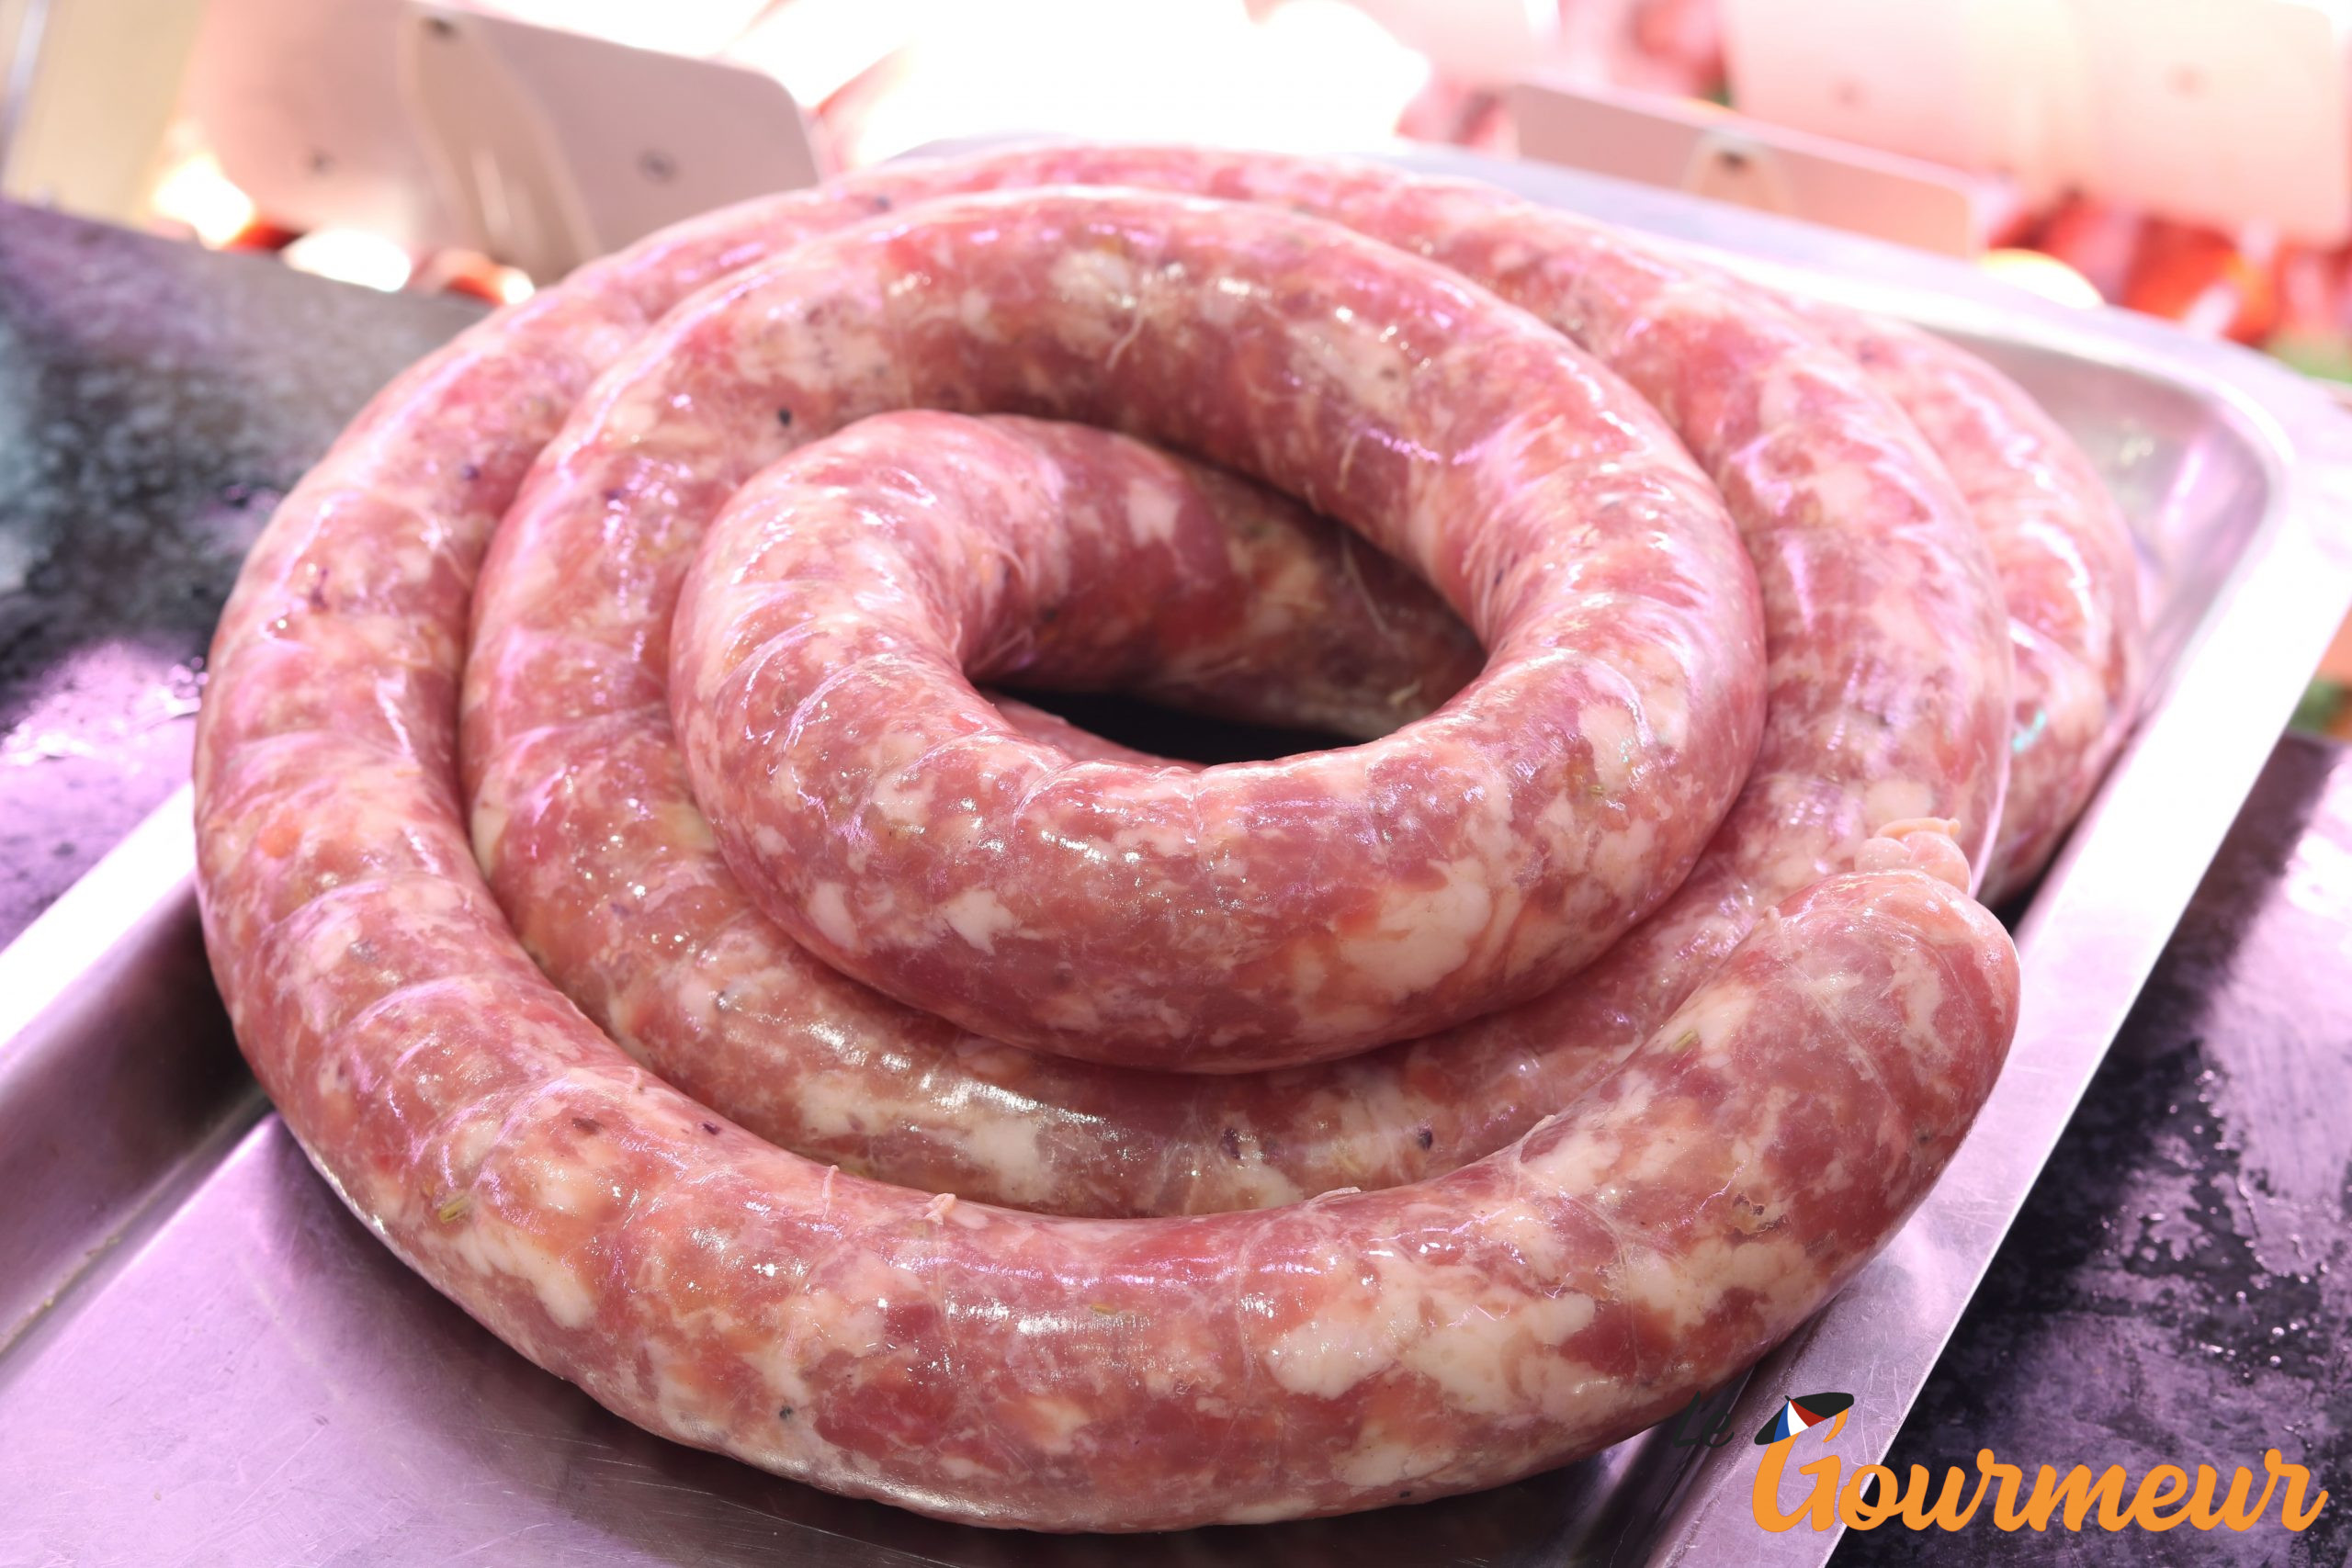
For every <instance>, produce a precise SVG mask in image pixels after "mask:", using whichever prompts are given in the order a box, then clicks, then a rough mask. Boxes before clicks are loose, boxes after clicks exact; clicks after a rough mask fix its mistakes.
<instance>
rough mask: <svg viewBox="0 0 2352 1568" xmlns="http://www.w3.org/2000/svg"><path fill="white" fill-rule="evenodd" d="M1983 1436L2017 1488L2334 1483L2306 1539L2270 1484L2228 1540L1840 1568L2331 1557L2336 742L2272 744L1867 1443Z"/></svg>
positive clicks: (1861, 1542)
mask: <svg viewBox="0 0 2352 1568" xmlns="http://www.w3.org/2000/svg"><path fill="white" fill-rule="evenodd" d="M1983 1448H1990V1449H1991V1450H1993V1451H1994V1452H1995V1454H1996V1455H1997V1456H1998V1457H1999V1459H2000V1460H2001V1461H2003V1462H2005V1463H2009V1464H2016V1465H2019V1466H2021V1467H2022V1468H2023V1469H2024V1471H2025V1474H2026V1478H2027V1481H2028V1483H2029V1484H2030V1482H2031V1480H2032V1477H2033V1474H2034V1469H2035V1467H2036V1466H2038V1465H2044V1464H2047V1465H2052V1466H2055V1467H2056V1468H2058V1469H2059V1470H2060V1471H2062V1472H2063V1471H2064V1470H2066V1469H2068V1468H2070V1467H2072V1466H2074V1465H2076V1464H2087V1465H2089V1466H2090V1467H2091V1468H2092V1470H2094V1471H2098V1470H2103V1469H2105V1468H2106V1467H2107V1466H2109V1465H2111V1464H2120V1465H2122V1466H2123V1467H2124V1469H2125V1471H2126V1472H2128V1473H2129V1474H2130V1475H2131V1478H2132V1480H2133V1482H2134V1483H2137V1481H2138V1480H2139V1478H2140V1477H2142V1476H2143V1475H2145V1474H2146V1473H2147V1472H2148V1471H2149V1470H2151V1469H2153V1468H2154V1467H2155V1466H2157V1465H2160V1464H2176V1465H2179V1466H2181V1467H2183V1468H2184V1469H2187V1470H2188V1471H2189V1472H2190V1473H2191V1474H2194V1473H2195V1467H2196V1466H2198V1465H2199V1464H2210V1465H2211V1466H2213V1467H2214V1469H2216V1470H2217V1471H2219V1472H2221V1473H2222V1475H2223V1476H2225V1477H2226V1476H2227V1475H2228V1474H2229V1473H2230V1472H2231V1471H2232V1470H2233V1468H2234V1467H2236V1466H2239V1465H2248V1466H2251V1467H2252V1468H2253V1469H2254V1471H2255V1472H2256V1475H2257V1477H2258V1476H2259V1475H2260V1473H2261V1471H2262V1454H2263V1450H2265V1449H2267V1448H2277V1449H2278V1450H2281V1452H2282V1454H2283V1455H2284V1457H2285V1458H2286V1459H2287V1460H2289V1461H2293V1462H2297V1463H2301V1464H2304V1465H2307V1466H2309V1467H2310V1468H2311V1470H2312V1472H2313V1475H2314V1478H2315V1483H2316V1484H2317V1485H2319V1486H2323V1487H2325V1488H2326V1489H2327V1490H2328V1491H2329V1492H2330V1494H2331V1497H2330V1500H2329V1502H2328V1505H2327V1506H2326V1508H2325V1510H2324V1512H2322V1514H2321V1515H2320V1517H2319V1518H2318V1519H2317V1520H2316V1521H2315V1522H2314V1523H2313V1524H2312V1528H2311V1529H2309V1530H2308V1531H2306V1532H2304V1533H2302V1534H2301V1535H2290V1534H2288V1533H2287V1532H2286V1531H2285V1530H2283V1529H2280V1528H2279V1526H2278V1522H2277V1521H2278V1508H2277V1505H2276V1503H2275V1502H2274V1504H2273V1505H2272V1508H2271V1511H2270V1513H2269V1515H2268V1520H2269V1522H2268V1523H2267V1524H2266V1525H2265V1526H2263V1527H2261V1528H2258V1529H2253V1530H2249V1531H2247V1532H2246V1533H2245V1534H2243V1535H2239V1534H2233V1533H2230V1532H2226V1531H2217V1532H2214V1533H2212V1534H2201V1533H2199V1532H2198V1531H2195V1530H2190V1529H2175V1530H2172V1531H2170V1532H2168V1533H2165V1534H2162V1535H2150V1534H2147V1533H2145V1532H2143V1531H2136V1530H2135V1531H2130V1532H2126V1533H2122V1534H2113V1535H2110V1534H2107V1533H2105V1532H2102V1531H2099V1530H2096V1529H2091V1530H2086V1531H2084V1532H2083V1533H2081V1534H2079V1535H2069V1534H2067V1533H2066V1532H2065V1531H2064V1530H2063V1529H2052V1531H2051V1532H2050V1534H2049V1535H2046V1536H2038V1535H2035V1534H2033V1533H2032V1532H2031V1531H2027V1530H2021V1531H2018V1533H2016V1534H2014V1535H2003V1534H2001V1533H1999V1532H1997V1531H1994V1530H1990V1529H1984V1528H1983V1527H1981V1526H1976V1525H1972V1526H1971V1527H1970V1528H1969V1529H1966V1530H1964V1531H1962V1532H1961V1533H1960V1534H1958V1535H1947V1534H1943V1533H1941V1532H1934V1533H1928V1534H1921V1535H1914V1534H1912V1533H1910V1532H1909V1531H1907V1530H1904V1529H1886V1528H1883V1527H1882V1528H1881V1529H1877V1530H1874V1531H1871V1532H1870V1533H1869V1534H1867V1535H1864V1534H1860V1533H1852V1534H1849V1535H1848V1536H1847V1537H1846V1539H1845V1540H1844V1541H1843V1542H1841V1543H1840V1546H1839V1548H1838V1557H1837V1559H1836V1561H1837V1563H1838V1568H1864V1565H1865V1564H1869V1565H1876V1564H1882V1563H1884V1564H1905V1565H1907V1564H1914V1563H1917V1564H1927V1563H1937V1564H1950V1563H1977V1562H1985V1563H2004V1564H2007V1563H2040V1562H2065V1563H2073V1564H2086V1565H2101V1568H2104V1565H2106V1564H2110V1563H2112V1564H2116V1565H2118V1568H2121V1565H2124V1564H2143V1563H2146V1564H2174V1563H2177V1564H2182V1565H2183V1568H2188V1565H2191V1564H2204V1563H2213V1564H2229V1565H2233V1568H2234V1565H2240V1564H2243V1565H2245V1568H2253V1565H2255V1564H2276V1565H2278V1568H2289V1565H2294V1568H2320V1565H2322V1564H2325V1565H2328V1568H2334V1565H2335V1564H2338V1563H2342V1562H2345V1561H2346V1555H2347V1553H2352V751H2347V750H2345V749H2344V748H2342V747H2340V746H2337V745H2335V743H2333V742H2329V741H2324V740H2317V739H2311V738H2309V737H2305V736H2300V735H2290V736H2288V737H2287V738H2286V739H2283V740H2282V741H2280V742H2279V746H2278V750H2277V751H2276V752H2274V753H2273V754H2272V755H2271V759H2270V764H2269V766H2268V768H2267V770H2266V771H2265V772H2264V773H2263V775H2262V781H2261V783H2260V784H2257V785H2256V789H2255V792H2254V794H2253V795H2252V796H2251V797H2250V798H2249V799H2248V800H2247V801H2246V804H2245V810H2244V811H2243V812H2241V813H2240V814H2239V817H2238V820H2237V823H2236V825H2235V826H2234V827H2233V828H2232V829H2231V830H2230V836H2229V839H2228V840H2227V841H2226V842H2225V843H2224V844H2223V845H2222V852H2221V853H2220V855H2219V856H2217V857H2216V858H2215V860H2214V863H2213V867H2212V869H2211V871H2210V872H2208V873H2207V874H2206V876H2205V881H2204V884H2203V886H2200V887H2199V889H2198V893H2197V897H2196V898H2195V900H2194V901H2193V902H2192V903H2191V904H2190V905H2189V907H2188V912H2187V913H2186V914H2185V915H2183V916H2182V917H2181V923H2180V929H2179V930H2178V931H2177V932H2176V933H2175V934H2174V936H2173V940H2172V943H2171V945H2170V946H2169V947H2168V948H2167V949H2166V950H2165V955H2164V957H2163V959H2162V960H2161V961H2160V962H2159V963H2158V964H2157V965H2156V970H2155V973H2154V976H2152V977H2151V978H2150V980H2149V982H2148V987H2147V989H2146V990H2145V991H2143V993H2142V994H2141V997H2140V1002H2139V1005H2138V1006H2137V1007H2136V1008H2134V1009H2133V1010H2132V1013H2131V1019H2130V1021H2128V1022H2126V1023H2125V1025H2124V1027H2123V1032H2122V1033H2121V1035H2120V1037H2119V1038H2118V1039H2117V1041H2116V1043H2115V1047H2114V1050H2113V1051H2112V1052H2111V1053H2110V1054H2109V1056H2108V1059H2107V1062H2106V1064H2105V1065H2104V1066H2102V1067H2101V1068H2100V1070H2099V1073H2098V1077H2097V1078H2096V1079H2095V1080H2094V1081H2093V1082H2092V1084H2091V1086H2090V1089H2088V1091H2086V1094H2085V1095H2084V1097H2083V1104H2082V1108H2081V1109H2080V1110H2079V1111H2076V1112H2075V1119H2074V1122H2072V1123H2071V1124H2070V1125H2069V1126H2068V1127H2067V1129H2066V1134H2065V1137H2064V1140H2063V1141H2062V1142H2061V1143H2060V1144H2059V1145H2058V1148H2057V1151H2056V1153H2055V1154H2053V1155H2052V1156H2051V1161H2050V1165H2049V1167H2048V1168H2047V1169H2045V1170H2044V1171H2043V1172H2042V1176H2041V1181H2040V1182H2039V1183H2038V1184H2036V1186H2035V1188H2034V1190H2033V1195H2032V1196H2031V1197H2030V1199H2029V1200H2028V1201H2027V1202H2026V1206H2025V1209H2024V1211H2023V1212H2022V1213H2019V1214H2018V1220H2017V1224H2016V1226H2015V1227H2014V1228H2013V1229H2012V1230H2011V1231H2010V1232H2009V1237H2008V1240H2007V1243H2006V1244H2004V1245H2003V1247H2002V1248H2001V1251H2000V1253H1999V1255H1998V1256H1997V1257H1996V1258H1995V1259H1994V1262H1993V1267H1992V1269H1991V1270H1990V1272H1989V1273H1988V1274H1987V1275H1986V1277H1985V1283H1984V1285H1983V1286H1982V1287H1981V1288H1980V1289H1979V1290H1978V1292H1977V1293H1976V1298H1975V1300H1974V1301H1973V1303H1971V1305H1970V1307H1969V1310H1968V1314H1967V1315H1966V1316H1965V1317H1963V1318H1962V1320H1961V1325H1960V1327H1959V1330H1958V1331H1957V1332H1956V1333H1955V1334H1954V1335H1953V1337H1952V1341H1951V1345H1950V1346H1949V1347H1948V1348H1946V1350H1945V1352H1944V1356H1943V1359H1942V1360H1941V1361H1939V1363H1938V1364H1937V1367H1936V1371H1935V1375H1934V1377H1933V1378H1932V1379H1931V1380H1930V1381H1929V1382H1928V1387H1927V1390H1926V1391H1925V1393H1923V1394H1922V1396H1921V1398H1920V1400H1919V1402H1918V1403H1917V1404H1915V1405H1914V1406H1913V1407H1912V1411H1911V1416H1910V1419H1909V1420H1908V1421H1907V1422H1906V1423H1905V1426H1904V1428H1903V1432H1902V1434H1901V1435H1900V1436H1899V1437H1898V1438H1896V1440H1895V1444H1894V1452H1893V1453H1892V1454H1891V1455H1890V1456H1889V1457H1888V1461H1887V1462H1888V1463H1889V1464H1890V1465H1892V1466H1893V1467H1894V1470H1895V1473H1896V1474H1897V1475H1904V1474H1906V1473H1907V1471H1906V1470H1905V1467H1906V1466H1908V1465H1912V1464H1924V1465H1926V1466H1928V1469H1929V1471H1930V1472H1933V1473H1935V1474H1937V1475H1939V1476H1940V1475H1941V1474H1942V1473H1943V1471H1944V1468H1945V1467H1946V1466H1948V1465H1953V1464H1958V1465H1962V1466H1964V1467H1973V1464H1974V1462H1975V1456H1976V1451H1977V1450H1979V1449H1983ZM1972 1483H1973V1472H1972ZM2259 1490H2260V1484H2259V1482H2258V1481H2257V1483H2256V1491H2257V1492H2258V1491H2259ZM1790 1495H1791V1496H1792V1498H1793V1497H1794V1495H1796V1489H1795V1487H1794V1486H1792V1487H1791V1489H1790Z"/></svg>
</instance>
